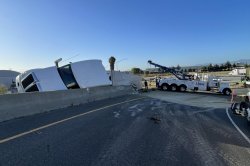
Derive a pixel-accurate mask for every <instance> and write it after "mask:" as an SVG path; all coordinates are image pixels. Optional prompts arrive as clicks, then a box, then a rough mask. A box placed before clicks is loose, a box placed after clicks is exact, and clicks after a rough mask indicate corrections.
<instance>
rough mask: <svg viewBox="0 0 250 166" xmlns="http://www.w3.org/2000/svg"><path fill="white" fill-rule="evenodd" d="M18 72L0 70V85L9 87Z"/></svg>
mask: <svg viewBox="0 0 250 166" xmlns="http://www.w3.org/2000/svg"><path fill="white" fill-rule="evenodd" d="M19 74H20V73H18V72H16V71H12V70H0V86H4V87H6V88H10V86H11V84H12V83H13V82H15V80H16V76H17V75H19Z"/></svg>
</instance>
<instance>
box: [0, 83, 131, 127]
mask: <svg viewBox="0 0 250 166" xmlns="http://www.w3.org/2000/svg"><path fill="white" fill-rule="evenodd" d="M127 94H132V89H131V87H130V86H103V87H93V88H86V89H72V90H62V91H51V92H34V93H20V94H7V95H0V122H2V121H6V120H10V119H14V118H18V117H23V116H28V115H34V114H37V113H42V112H47V111H51V110H55V109H59V108H65V107H69V106H74V105H79V104H84V103H88V102H93V101H98V100H102V99H108V98H114V97H118V96H123V95H127Z"/></svg>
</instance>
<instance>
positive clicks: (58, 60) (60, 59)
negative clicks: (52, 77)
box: [55, 58, 62, 67]
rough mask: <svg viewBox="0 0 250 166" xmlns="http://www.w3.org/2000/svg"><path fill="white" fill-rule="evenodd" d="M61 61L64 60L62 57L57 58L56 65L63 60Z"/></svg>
mask: <svg viewBox="0 0 250 166" xmlns="http://www.w3.org/2000/svg"><path fill="white" fill-rule="evenodd" d="M61 61H62V58H59V59H57V60H55V65H56V67H58V63H59V62H61Z"/></svg>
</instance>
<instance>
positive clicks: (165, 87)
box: [161, 83, 169, 91]
mask: <svg viewBox="0 0 250 166" xmlns="http://www.w3.org/2000/svg"><path fill="white" fill-rule="evenodd" d="M168 88H169V85H168V84H166V83H164V84H162V85H161V90H163V91H167V90H168Z"/></svg>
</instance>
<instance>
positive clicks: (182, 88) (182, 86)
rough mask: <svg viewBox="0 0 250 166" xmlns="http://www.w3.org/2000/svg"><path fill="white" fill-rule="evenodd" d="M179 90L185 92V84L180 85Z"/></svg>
mask: <svg viewBox="0 0 250 166" xmlns="http://www.w3.org/2000/svg"><path fill="white" fill-rule="evenodd" d="M179 89H180V92H185V91H186V90H187V87H186V86H185V85H181V86H180V88H179Z"/></svg>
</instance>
